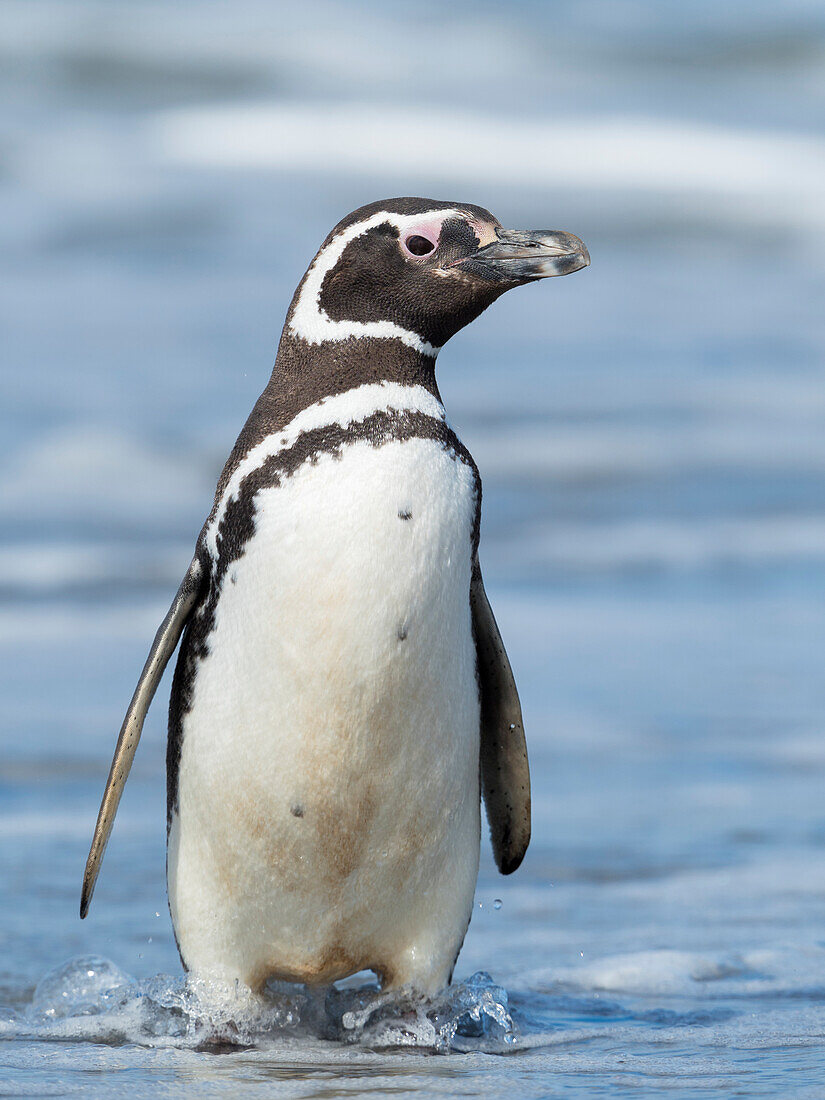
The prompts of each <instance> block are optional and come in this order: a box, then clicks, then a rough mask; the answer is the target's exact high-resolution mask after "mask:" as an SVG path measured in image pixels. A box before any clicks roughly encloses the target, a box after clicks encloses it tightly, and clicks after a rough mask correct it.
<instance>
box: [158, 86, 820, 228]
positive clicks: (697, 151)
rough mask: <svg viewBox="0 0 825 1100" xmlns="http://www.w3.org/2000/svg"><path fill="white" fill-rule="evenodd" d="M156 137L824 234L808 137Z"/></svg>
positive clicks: (256, 159) (387, 132) (665, 129)
mask: <svg viewBox="0 0 825 1100" xmlns="http://www.w3.org/2000/svg"><path fill="white" fill-rule="evenodd" d="M146 135H147V138H148V141H149V144H150V145H154V146H155V147H156V149H157V151H158V153H159V154H160V156H161V157H162V158H163V159H165V160H167V161H171V162H175V163H179V164H188V165H196V166H199V167H203V166H212V167H220V168H243V169H270V170H272V169H275V170H280V171H310V172H323V173H324V174H329V173H331V172H340V173H356V174H358V175H369V176H371V177H372V176H375V175H381V176H384V177H390V178H401V179H404V180H406V181H410V183H412V182H415V181H421V182H426V183H428V184H429V183H431V182H432V181H433V180H442V181H444V182H451V183H452V182H456V183H472V184H473V185H474V186H479V185H480V184H482V183H485V184H505V185H507V186H510V187H517V188H524V187H528V188H546V187H567V188H587V189H597V190H603V189H610V190H619V191H622V190H627V191H635V192H642V193H649V192H658V193H665V194H673V195H676V196H678V197H679V199H680V201H685V202H686V201H690V202H691V203H693V204H696V205H702V204H704V203H706V202H707V199H708V196H716V197H718V198H727V199H729V200H735V201H734V203H733V204H732V205H731V208H730V214H731V216H733V217H735V218H737V220H740V221H742V220H744V221H748V220H754V219H755V220H759V219H760V217H762V216H764V215H765V214H767V213H768V212H769V211H770V215H771V218H772V219H775V218H776V217H779V218H780V219H781V220H784V221H786V222H788V223H791V224H794V225H802V224H809V223H810V221H811V219H813V220H815V221H816V222H817V223H818V224H820V225H823V224H825V203H823V201H822V198H821V193H822V186H821V185H822V176H823V171H825V141H822V140H821V139H820V138H818V137H814V136H807V135H804V134H786V133H778V132H776V133H771V132H759V131H751V130H746V129H738V128H734V127H727V128H725V127H721V126H710V125H701V124H690V123H686V122H680V121H676V120H671V121H664V120H660V119H656V118H653V117H644V116H641V117H639V116H636V117H634V116H630V115H625V116H617V117H609V116H605V117H581V118H569V119H567V120H560V119H547V118H537V119H529V120H525V119H524V117H523V116H522V115H520V114H519V115H515V114H514V115H511V116H507V115H503V114H500V115H493V114H490V113H486V112H485V113H482V112H479V113H474V112H472V111H454V110H451V111H449V112H444V111H443V110H441V109H439V108H438V107H431V108H430V107H414V108H412V107H400V106H398V105H393V106H392V107H391V108H388V107H382V106H376V105H373V104H370V103H350V104H341V103H339V102H335V101H326V102H323V103H273V102H259V103H245V104H233V105H220V106H212V107H193V108H185V109H179V110H171V111H166V112H161V113H159V114H158V115H157V117H156V118H155V119H154V120H152V121H150V122H148V123H147V130H146ZM422 149H426V151H427V155H426V156H422V155H421V150H422ZM496 150H506V155H497V154H496ZM791 196H792V198H791ZM748 204H751V205H748Z"/></svg>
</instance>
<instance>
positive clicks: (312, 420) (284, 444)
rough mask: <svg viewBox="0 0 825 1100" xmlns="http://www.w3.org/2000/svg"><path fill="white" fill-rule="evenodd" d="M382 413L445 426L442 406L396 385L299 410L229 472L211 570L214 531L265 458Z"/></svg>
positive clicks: (366, 388)
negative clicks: (322, 431)
mask: <svg viewBox="0 0 825 1100" xmlns="http://www.w3.org/2000/svg"><path fill="white" fill-rule="evenodd" d="M384 409H388V410H389V409H392V410H394V411H395V412H420V413H424V414H425V415H426V416H431V417H433V418H434V419H436V420H443V421H445V422H446V413H445V412H444V406H443V405H442V404H441V402H440V401H439V400H438V398H437V397H434V396H433V395H432V394H431V393H430V391H429V390H427V389H425V388H424V386H403V385H401V384H400V383H398V382H366V383H364V385H362V386H355V387H354V388H353V389H351V390H345V391H344V392H343V393H339V394H336V395H335V396H334V397H325V398H322V399H321V400H320V401H316V402H315V404H314V405H309V406H307V408H305V409H302V410H301V411H300V412H299V413H298V415H297V416H296V417H294V419H292V420H291V421H290V422H289V424H287V425H286V427H284V428H282V429H281V431H278V432H273V433H272V435H268V436H266V438H265V439H262V440H261V442H260V443H258V444H257V445H256V446H254V447H253V448H252V449H251V450H250V451H249V452H248V453H247V454H246V455H244V457H243V458H242V459H241V461H240V462H239V463H238V465H237V466H236V467H235V469H234V470H233V472H232V475H231V477H230V478H229V481H228V482H227V485H226V488H225V489H224V491H223V493H222V495H221V499H220V501H219V502H218V504H217V506H216V507H215V510H214V514H213V516H212V519H210V520H209V522H208V524H207V527H206V532H205V536H204V537H205V541H206V546H207V549H208V551H209V555H210V558H211V559H212V568H213V569H215V568H216V566H217V561H218V529H219V528H220V525H221V521H222V520H223V518H224V516H225V515H226V510H227V508H228V507H229V505H230V504H231V503H232V502H233V501H235V500H237V499H238V495H239V493H240V490H241V485H242V483H243V481H244V479H245V478H247V477H248V476H249V474H251V473H253V471H255V470H257V469H258V467H259V466H261V465H262V464H263V463H264V462H266V460H267V459H268V458H272V457H274V456H275V455H278V454H281V453H282V452H284V451H288V450H289V449H290V448H291V447H293V446H294V445H295V443H296V442H297V440H298V438H299V436H301V435H303V434H304V433H305V432H310V431H313V430H315V429H316V428H326V427H340V428H346V427H348V426H349V425H350V424H353V423H355V422H356V421H358V420H364V419H366V417H368V416H370V415H372V414H373V413H376V412H380V411H382V410H384Z"/></svg>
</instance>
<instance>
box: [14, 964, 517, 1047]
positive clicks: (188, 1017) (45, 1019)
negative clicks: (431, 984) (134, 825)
mask: <svg viewBox="0 0 825 1100" xmlns="http://www.w3.org/2000/svg"><path fill="white" fill-rule="evenodd" d="M0 1034H2V1035H3V1036H4V1037H7V1038H10V1037H17V1038H24V1037H25V1038H30V1039H44V1040H55V1039H60V1040H64V1041H71V1040H74V1041H77V1042H94V1043H105V1044H107V1045H119V1044H121V1043H133V1044H137V1045H139V1046H147V1047H181V1048H189V1049H208V1050H223V1049H233V1048H240V1047H266V1046H268V1045H271V1044H272V1043H277V1042H278V1041H280V1040H283V1039H285V1038H290V1039H293V1040H294V1039H301V1038H305V1039H325V1040H333V1041H338V1042H342V1043H346V1044H357V1045H360V1046H362V1047H366V1048H369V1049H386V1048H392V1047H415V1048H419V1049H422V1050H431V1051H435V1052H438V1053H447V1052H449V1051H451V1050H462V1051H466V1050H485V1051H490V1052H494V1051H502V1050H507V1049H510V1048H512V1047H513V1046H514V1045H515V1044H516V1043H517V1028H516V1025H515V1023H514V1022H513V1019H512V1016H511V1015H510V1012H509V1007H508V997H507V993H506V991H505V990H504V989H503V988H502V987H501V986H498V985H496V984H495V983H494V982H493V980H492V978H491V977H490V975H489V974H486V973H484V972H479V973H477V974H474V975H473V976H472V977H471V978H469V979H468V980H467V981H465V982H462V983H459V984H457V985H454V986H451V987H450V989H448V990H446V991H445V992H444V993H443V994H442V995H441V996H439V997H437V998H435V999H432V1000H430V999H426V998H422V997H420V996H415V995H413V994H412V993H410V992H409V991H406V990H400V991H395V992H392V993H382V992H380V991H379V990H378V988H377V987H375V986H366V987H361V988H358V989H337V988H335V987H333V988H331V989H329V990H327V991H326V993H324V992H323V991H314V990H307V989H304V988H303V987H301V986H290V985H286V984H281V983H278V984H277V985H273V986H270V987H267V990H266V992H265V994H263V995H258V994H254V993H252V992H251V990H249V989H247V988H246V987H244V986H240V985H238V984H234V985H227V984H224V983H220V982H214V981H204V980H200V979H195V978H191V977H187V978H173V977H170V976H169V975H164V974H159V975H156V976H155V977H154V978H149V979H147V980H144V981H138V980H136V979H135V978H133V977H132V976H131V975H129V974H127V973H125V972H124V971H123V970H121V969H120V968H119V967H118V966H116V965H115V964H114V963H113V962H111V961H109V960H108V959H105V958H102V957H100V956H97V955H85V956H80V957H78V958H74V959H70V960H69V961H68V962H66V963H64V964H63V965H61V966H59V967H57V968H56V969H55V970H52V971H50V972H49V973H48V974H46V975H45V977H44V978H43V979H42V980H41V981H40V982H39V984H38V985H37V988H36V989H35V991H34V995H33V997H32V1001H31V1004H30V1005H28V1006H27V1007H26V1008H25V1009H24V1010H23V1011H22V1012H19V1013H11V1014H10V1015H8V1016H0Z"/></svg>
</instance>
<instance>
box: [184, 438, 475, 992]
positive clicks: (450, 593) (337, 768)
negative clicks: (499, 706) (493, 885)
mask: <svg viewBox="0 0 825 1100" xmlns="http://www.w3.org/2000/svg"><path fill="white" fill-rule="evenodd" d="M255 504H256V518H255V531H254V536H253V537H252V538H251V539H249V540H248V541H247V543H246V544H245V548H244V551H243V553H242V554H241V556H240V557H239V558H237V560H235V561H234V562H233V563H232V564H231V565H230V566H229V569H228V572H227V574H226V575H225V577H224V580H223V585H222V589H221V594H220V599H219V601H218V604H217V607H216V609H215V616H214V625H213V630H212V633H211V634H210V639H209V654H208V656H207V657H206V658H205V659H204V661H203V662H202V664H201V665H200V667H199V670H198V674H197V676H196V679H195V684H194V690H193V693H192V706H191V709H190V711H189V713H188V714H187V715H186V717H185V719H184V724H183V745H182V754H181V764H180V774H179V818H180V821H179V822H174V823H173V830H172V834H170V897H172V898H173V912H174V911H175V908H177V910H178V918H177V919H176V926H177V931H178V936H179V939H180V941H181V946H182V949H183V951H184V955H185V956H186V953H187V947H186V945H185V943H184V940H185V939H186V938H187V936H189V932H190V929H189V927H188V926H187V919H186V913H185V912H184V911H185V910H186V909H187V908H188V909H189V910H190V911H191V913H192V918H193V921H195V922H197V921H201V920H202V919H203V913H202V905H201V904H200V903H198V904H193V905H188V904H186V903H183V904H182V901H183V898H184V896H189V897H190V899H191V898H194V897H195V895H197V896H198V897H200V896H201V895H203V894H204V889H205V887H204V883H205V882H206V881H207V880H208V882H209V890H210V891H217V892H218V893H219V894H220V893H222V894H223V895H224V897H223V901H224V903H226V902H227V900H229V901H230V902H234V903H236V904H240V903H241V901H242V902H243V904H244V905H245V906H246V907H247V908H249V906H250V905H252V906H253V908H254V907H255V906H258V907H259V908H260V909H261V910H262V911H265V912H266V913H267V914H269V915H270V916H269V917H268V918H267V925H269V924H270V923H271V920H270V917H271V915H272V914H273V912H276V913H277V920H276V922H275V923H276V924H277V926H278V927H279V928H280V929H281V930H282V931H283V932H284V937H285V939H284V943H285V944H286V943H287V942H288V944H289V948H288V949H289V952H290V957H291V960H292V962H291V963H290V965H291V966H292V967H293V969H292V970H290V971H289V972H290V973H293V974H297V975H298V976H300V974H301V973H304V971H302V970H301V969H300V967H299V966H298V967H297V969H296V968H295V967H296V966H297V964H295V958H296V954H297V955H300V951H297V952H296V947H295V943H296V937H298V939H299V940H301V937H303V940H301V942H304V940H306V937H307V932H306V922H307V914H308V913H313V914H314V915H315V924H314V925H313V927H314V929H315V932H313V934H312V935H311V936H309V940H312V941H313V942H314V937H315V935H316V933H317V936H318V937H320V939H319V943H320V942H321V941H323V942H326V940H327V939H329V938H330V936H332V937H333V938H334V939H336V941H337V940H340V939H341V931H340V928H339V927H337V926H336V930H335V931H334V933H333V931H332V930H331V929H330V928H328V927H327V926H326V924H327V923H328V921H327V922H326V923H325V920H322V919H321V918H320V914H321V913H327V915H329V911H330V905H331V899H335V907H334V908H335V913H336V918H335V919H336V921H338V923H339V924H340V922H341V921H342V920H343V921H344V922H345V923H346V914H347V913H348V912H351V914H352V921H353V922H355V924H357V935H356V934H355V932H353V930H352V929H350V932H349V934H348V938H347V937H345V938H347V942H348V943H350V944H351V943H352V941H353V937H355V939H357V938H358V936H366V937H367V939H369V937H370V935H373V934H374V935H375V936H378V937H379V939H380V935H379V932H378V931H376V930H375V929H373V930H372V932H371V931H370V928H372V925H375V927H376V928H379V926H380V928H384V929H385V930H386V928H388V927H396V928H398V927H400V925H399V920H398V913H399V909H398V904H399V898H401V897H409V898H413V896H414V895H415V894H416V892H418V893H419V895H421V894H422V892H423V893H426V891H427V890H429V889H436V887H437V883H438V882H439V881H441V877H442V876H446V878H445V879H444V890H445V892H450V891H452V893H453V894H455V895H456V897H457V899H458V900H457V901H456V900H455V899H453V901H452V902H445V904H448V905H450V904H451V905H453V906H455V905H458V906H459V908H460V910H461V914H463V912H464V909H466V906H467V896H465V895H467V893H468V890H469V897H470V898H471V897H472V886H473V884H474V881H475V868H476V866H477V849H478V728H479V704H478V694H477V685H476V678H475V650H474V644H473V637H472V627H471V616H470V606H469V588H470V572H471V559H472V531H473V525H474V519H475V510H476V486H475V480H474V475H473V472H472V470H471V468H470V467H468V466H467V465H466V464H465V463H463V462H462V461H460V460H457V459H456V457H455V455H453V454H451V453H450V452H449V451H448V450H447V449H445V447H444V446H443V445H442V444H440V443H438V442H436V441H432V440H427V439H419V438H413V439H407V440H405V441H403V442H398V441H390V442H385V443H383V444H382V445H381V446H374V445H373V444H372V443H370V442H366V441H362V442H355V443H352V444H350V445H348V446H347V447H345V448H344V449H343V450H342V451H341V453H340V456H332V455H322V456H320V457H319V458H318V459H317V462H316V463H315V464H312V463H306V464H305V465H304V466H302V467H301V468H300V469H299V470H298V471H297V472H296V473H295V474H294V475H293V476H291V477H288V478H285V479H284V480H283V481H282V482H281V484H280V485H278V486H276V487H272V488H265V489H262V490H260V491H259V492H258V494H257V497H256V501H255ZM473 849H474V851H475V854H473ZM207 863H208V867H207ZM468 876H469V877H468ZM465 879H466V880H467V881H466V882H465V881H464V880H465ZM173 880H174V882H173ZM456 883H463V885H460V886H458V887H457V886H456ZM365 892H366V895H367V896H368V898H369V899H370V912H371V914H372V915H371V917H370V920H369V921H367V922H366V926H365V921H364V915H363V913H364V897H363V895H364V893H365ZM431 900H432V899H431ZM411 911H412V909H411V907H408V909H407V912H411ZM444 915H445V914H443V913H442V918H443V917H444ZM211 919H212V920H213V921H214V919H216V918H215V915H214V914H213V915H212V918H211ZM458 919H459V918H457V920H458ZM464 920H466V917H465V916H463V915H460V921H459V923H460V922H463V921H464ZM402 923H403V922H402ZM290 933H291V938H290ZM228 934H229V933H227V935H228ZM381 934H384V933H381ZM462 934H463V925H462ZM192 935H193V936H194V939H195V940H197V938H198V934H197V933H196V932H194V931H193V932H192ZM269 935H270V934H269V932H267V936H269ZM253 939H254V937H253ZM459 942H460V941H459ZM267 943H268V944H269V947H267V950H270V949H271V942H270V939H267ZM258 946H260V945H258ZM210 950H211V951H212V955H214V950H213V949H212V948H210ZM255 950H257V948H255ZM261 950H263V948H262V947H261ZM320 950H321V947H319V946H316V948H313V947H312V946H311V943H310V942H308V941H307V943H306V952H307V958H308V959H310V958H312V957H317V955H318V951H320ZM364 950H365V951H367V948H366V947H365V949H364ZM244 951H246V952H247V954H248V953H249V952H250V951H252V948H251V947H250V945H249V944H247V945H246V947H245V948H244ZM252 953H253V954H254V951H252ZM264 953H266V952H264ZM276 953H277V952H276ZM313 953H314V954H313ZM191 954H192V951H191V950H190V955H191ZM355 954H356V955H357V954H358V952H357V951H356V952H355ZM364 957H369V951H367V954H366V955H365V956H364ZM359 958H360V956H359ZM355 962H358V959H355ZM293 964H294V965H293ZM261 965H262V966H263V965H264V963H261ZM311 965H312V964H311V963H307V966H311ZM353 965H354V964H353ZM358 965H362V962H358ZM363 965H371V964H370V963H369V962H366V963H363ZM270 968H271V967H270ZM275 969H276V970H277V967H276V968H275ZM281 969H282V971H283V970H284V968H283V967H282V968H281ZM333 969H334V968H333ZM356 969H357V966H356ZM344 972H347V968H346V967H344Z"/></svg>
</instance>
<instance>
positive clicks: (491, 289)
mask: <svg viewBox="0 0 825 1100" xmlns="http://www.w3.org/2000/svg"><path fill="white" fill-rule="evenodd" d="M589 263H590V256H589V254H588V251H587V248H586V247H585V245H584V244H583V243H582V241H580V240H579V238H578V237H574V236H573V235H572V233H566V232H563V231H559V230H544V229H542V230H526V231H525V230H510V229H505V228H504V227H503V226H502V225H501V223H500V222H499V221H498V219H497V218H495V217H493V215H492V214H491V213H490V212H489V210H484V209H483V208H482V207H480V206H472V205H469V204H466V203H452V202H438V201H436V200H433V199H415V198H402V199H388V200H384V201H382V202H375V203H371V204H370V205H369V206H364V207H361V209H359V210H356V211H354V212H353V213H352V214H350V215H348V216H347V217H346V218H344V219H343V221H341V222H339V224H338V225H336V227H335V228H334V229H333V230H332V232H331V233H330V234H329V236H328V237H327V239H326V240H325V241H324V243H323V245H322V246H321V248H320V250H319V251H318V253H317V255H316V257H315V259H314V260H313V262H312V264H311V265H310V267H309V270H308V271H307V273H306V275H305V276H304V279H303V281H302V282H301V285H300V286H299V287H298V290H297V292H296V294H295V298H294V300H293V303H292V306H291V308H290V312H289V315H288V318H287V325H288V327H289V328H290V329H291V331H292V334H293V335H294V336H296V337H298V338H301V339H303V340H306V341H307V342H308V343H311V344H319V343H324V342H326V341H329V340H345V339H350V338H358V337H359V336H362V337H384V338H387V339H398V340H401V341H402V342H403V343H405V344H407V345H408V346H410V347H413V348H416V349H417V350H419V351H421V352H424V353H425V354H429V355H433V356H434V355H435V354H436V353H437V351H438V349H439V348H440V347H441V346H442V345H443V344H444V343H446V341H447V340H449V338H450V337H451V336H453V335H454V334H455V333H456V332H458V330H459V329H461V328H463V327H464V326H465V325H467V324H469V322H470V321H472V320H474V319H475V318H476V317H478V315H479V314H480V313H481V312H482V311H483V310H485V309H486V308H487V306H489V305H490V304H491V303H492V302H494V301H495V300H496V298H498V297H499V296H500V295H501V294H503V293H504V291H506V290H510V289H511V288H512V287H515V286H521V285H523V284H524V283H529V282H533V281H535V280H536V279H546V278H548V277H550V276H554V275H567V274H569V273H570V272H572V271H578V270H579V269H580V268H582V267H586V266H587V265H588V264H589Z"/></svg>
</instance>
